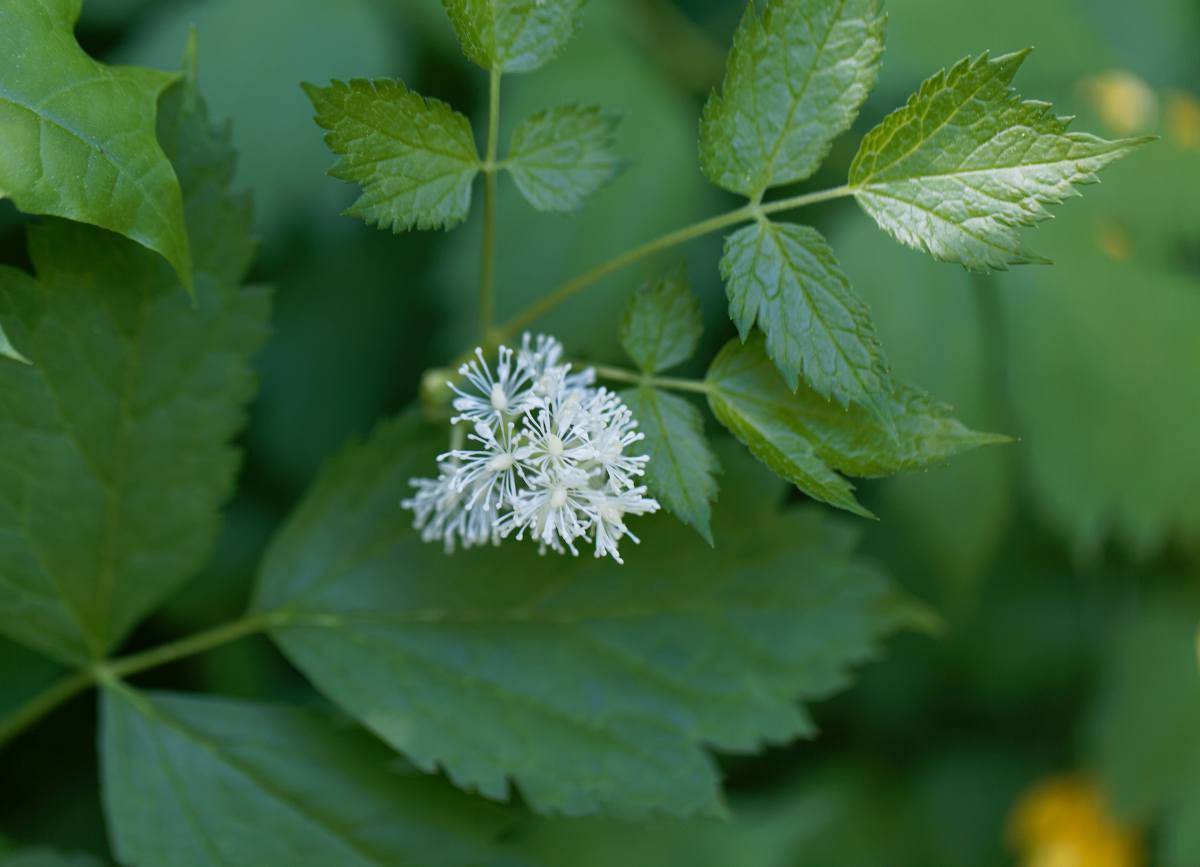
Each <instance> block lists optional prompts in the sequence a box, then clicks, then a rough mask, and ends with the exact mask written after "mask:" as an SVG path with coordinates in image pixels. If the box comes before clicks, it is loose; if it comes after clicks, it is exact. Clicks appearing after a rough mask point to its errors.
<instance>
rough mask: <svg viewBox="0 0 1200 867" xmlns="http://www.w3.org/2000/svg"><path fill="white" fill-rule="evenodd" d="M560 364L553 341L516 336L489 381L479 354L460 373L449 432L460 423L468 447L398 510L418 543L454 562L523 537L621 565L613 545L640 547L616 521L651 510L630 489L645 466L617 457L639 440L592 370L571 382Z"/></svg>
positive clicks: (640, 491)
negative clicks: (586, 550)
mask: <svg viewBox="0 0 1200 867" xmlns="http://www.w3.org/2000/svg"><path fill="white" fill-rule="evenodd" d="M562 356H563V348H562V344H561V343H559V342H558V341H557V340H555V339H553V338H552V337H546V336H544V335H539V336H538V337H536V338H532V337H530V336H529V335H528V334H526V335H525V336H524V338H523V339H522V341H521V346H520V349H519V350H517V351H516V352H515V353H514V351H513V350H511V349H508V348H506V347H500V349H499V352H498V361H497V365H496V369H495V371H493V370H492V369H491V368H490V367H489V366H488V364H487V362H486V361H485V360H484V356H483V350H482V349H476V350H475V358H474V359H473V360H472V361H470V362H468V363H467V364H464V365H463V366H462V368H460V370H459V373H460V374H461V375H462V376H463V377H465V379H466V382H465V383H464V385H463V386H462V387H459V386H456V385H454V384H451V386H450V387H451V388H452V389H454V391H455V393H456V394H457V395H458V396H457V397H456V398H455V400H454V409H455V410H456V412H457V413H458V415H456V416H455V417H454V418H453V419H452V420H451V423H452V424H463V425H470V427H471V430H472V431H473V433H471V434H470V435H469V436H468V437H467V439H468V440H469V441H470V444H469V445H468V446H467V447H465V448H456V449H453V450H451V451H449V452H446V453H445V454H443V455H442V456H441V457H439V458H438V461H439V471H438V478H437V479H414V480H413V481H412V485H413V487H414V488H416V494H415V495H414V496H413V497H411V498H409V499H407V500H405V501H404V502H403V503H402V504H401V505H402V506H403V507H404V508H406V509H411V510H412V512H413V515H414V519H413V523H414V525H415V526H416V527H417V528H418V529H419V530H421V538H422V539H423V540H425V541H427V542H428V541H434V540H439V539H440V540H441V541H442V542H443V543H444V544H445V546H446V550H447V551H448V552H453V551H454V549H455V547H457V546H458V545H461V546H462V547H464V548H471V547H474V546H476V545H485V544H499V543H500V541H501V540H502V539H505V538H508V537H510V536H512V537H514V538H515V539H525V538H526V537H528V538H530V539H531V540H533V541H535V542H537V544H538V547H539V549H540V550H542V551H545V550H547V549H549V550H553V551H557V552H559V553H565V552H566V551H570V552H571V553H572V554H575V555H578V553H579V549H578V547H577V544H576V543H577V542H578V541H579V540H581V539H582V540H585V541H588V542H590V543H592V544H593V545H594V549H595V554H596V556H597V557H604V556H610V557H612V558H613V559H614V560H616V561H617V562H618V563H620V562H623V561H622V560H621V556H620V551H619V547H618V546H619V543H620V541H621V540H622V539H624V538H626V537H628V538H630V539H632V540H633V541H634V542H637V541H638V538H637V537H636V536H634V535H633V533H631V532H630V531H629V528H628V527H626V525H625V518H626V516H628V515H644V514H648V513H651V512H655V511H657V510H658V503H657V501H655V500H654V499H652V498H650V497H647V496H646V488H645V487H644V486H638V484H637V480H638V478H639V477H640V476H641V475H642V474H643V473H644V472H645V467H646V462H647V461H648V460H649V458H648V457H647V456H646V455H636V454H627V453H626V450H627V449H629V448H630V447H632V446H633V445H635V444H636V443H638V442H640V441H641V440H642V438H643V435H642V434H640V433H638V432H637V430H636V428H637V422H636V421H635V420H634V419H633V415H632V413H631V412H630V411H629V408H628V407H627V406H625V404H624V403H623V402H622V401H621V399H620V397H619V396H618V395H616V394H614V393H613V392H611V391H608V390H607V389H604V388H596V387H595V386H594V383H595V381H596V375H595V371H594V370H592V369H591V368H585V369H584V370H581V371H577V372H572V370H571V365H570V364H566V363H564V362H563V361H562Z"/></svg>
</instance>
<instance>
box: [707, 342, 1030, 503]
mask: <svg viewBox="0 0 1200 867" xmlns="http://www.w3.org/2000/svg"><path fill="white" fill-rule="evenodd" d="M707 381H708V385H709V387H710V389H711V390H710V391H709V394H708V403H709V406H710V407H712V411H713V414H714V415H716V417H717V420H718V421H720V422H721V424H723V425H724V426H725V427H727V428H728V429H729V430H730V431H731V432H732V433H733V434H734V436H736V437H737V438H738V439H739V440H741V441H742V443H743V444H745V445H746V447H747V448H749V449H750V451H751V452H752V453H753V454H754V455H755V457H757V458H758V459H759V460H761V461H762V462H763V463H765V464H766V465H767V466H768V467H770V468H771V469H772V470H773V471H774V472H775V473H777V474H778V475H779V476H781V477H783V478H785V479H787V480H788V481H790V482H791V483H792V484H794V485H796V487H798V488H799V489H800V490H801V491H803V492H804V493H806V494H808V495H809V496H810V497H813V498H815V499H818V500H822V501H824V502H826V503H829V504H830V505H832V506H837V507H838V508H840V509H846V510H847V511H850V512H853V513H855V514H856V515H861V516H863V517H868V518H869V517H874V516H873V515H871V513H870V512H868V511H867V510H866V509H865V508H863V507H862V506H861V505H860V504H859V502H858V500H857V499H855V497H854V494H853V490H854V486H853V485H851V484H850V483H849V482H848V481H846V479H844V478H843V477H842V476H840V475H838V473H839V472H840V473H845V474H846V475H848V476H856V477H860V478H875V477H879V476H890V475H894V474H895V473H899V472H904V471H907V470H917V469H923V468H925V467H928V466H931V465H933V464H937V463H941V462H942V461H945V460H947V459H949V458H950V457H952V456H954V455H956V454H958V453H960V452H963V451H967V450H968V449H973V448H977V447H979V446H984V445H993V444H998V443H1003V442H1007V441H1008V438H1007V437H1003V436H997V435H996V434H985V433H976V432H975V431H972V430H969V429H968V428H966V427H964V426H963V425H962V424H961V423H960V422H959V421H957V420H956V419H954V418H953V417H951V415H950V409H949V407H946V406H943V405H941V404H939V403H936V402H935V401H933V400H932V399H931V398H930V397H929V396H928V395H926V394H925V393H923V392H921V391H920V390H918V389H916V388H913V387H912V386H908V385H904V384H902V383H896V384H895V385H894V386H893V389H892V392H891V394H890V395H889V396H888V398H887V400H888V404H887V409H888V414H889V417H890V419H891V421H892V423H893V424H894V428H892V427H889V426H887V425H884V424H883V423H882V422H880V421H879V420H878V419H877V418H876V417H875V416H873V415H871V414H870V413H868V412H866V411H865V410H861V409H857V408H855V407H851V408H849V409H841V408H839V407H837V406H835V405H834V404H831V403H830V402H829V401H827V400H825V399H824V398H823V397H822V396H821V395H819V394H817V393H816V392H814V391H812V390H811V389H808V388H805V387H803V386H801V387H800V389H799V390H797V391H796V392H794V393H793V392H792V391H791V390H790V389H789V388H788V386H787V384H786V383H785V382H784V381H783V379H782V378H781V377H780V376H779V372H778V371H777V370H776V369H775V367H774V365H773V364H771V360H770V359H769V358H768V357H767V353H766V347H765V346H764V341H763V339H762V337H761V336H757V335H756V336H754V337H751V338H750V340H749V341H748V342H747V343H744V344H743V343H739V342H738V341H737V340H732V341H730V342H729V343H728V344H727V345H726V346H725V348H724V349H723V350H721V352H720V353H719V354H718V355H717V357H716V358H715V359H713V363H712V366H711V367H710V368H709V371H708V380H707Z"/></svg>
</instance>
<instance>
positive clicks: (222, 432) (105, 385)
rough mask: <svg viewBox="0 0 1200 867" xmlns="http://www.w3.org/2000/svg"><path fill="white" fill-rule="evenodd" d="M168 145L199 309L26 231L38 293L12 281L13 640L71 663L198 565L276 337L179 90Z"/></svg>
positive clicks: (2, 624) (219, 162) (138, 264)
mask: <svg viewBox="0 0 1200 867" xmlns="http://www.w3.org/2000/svg"><path fill="white" fill-rule="evenodd" d="M159 133H160V135H161V137H162V140H163V141H164V143H165V144H166V146H167V147H168V148H169V149H170V152H171V155H172V157H173V158H174V159H175V161H176V162H175V169H176V171H177V172H178V174H179V177H180V179H181V181H182V185H183V189H184V191H185V208H186V214H187V221H188V226H189V229H190V233H191V239H192V245H193V249H194V250H195V251H196V253H197V255H196V262H195V265H196V297H195V302H194V304H193V303H192V302H191V301H190V300H189V299H188V298H187V296H186V295H185V294H184V293H183V292H180V291H179V283H178V281H177V279H176V277H175V276H174V275H173V274H172V273H171V271H170V270H169V269H167V268H166V266H165V265H164V263H163V262H162V261H161V260H160V259H159V258H158V257H156V256H153V255H151V254H149V253H148V252H146V251H144V250H142V249H140V248H139V247H137V246H136V245H134V244H132V243H130V242H128V241H126V240H124V239H123V238H121V237H120V236H117V235H114V234H111V233H108V232H104V231H101V230H98V229H95V228H92V227H89V226H85V225H82V224H79V223H68V222H65V221H60V220H48V221H46V222H45V223H44V224H42V225H40V226H35V227H32V228H31V229H30V231H29V253H30V258H31V259H32V261H33V265H34V268H35V271H36V274H37V277H36V278H34V277H30V276H28V275H26V274H25V273H23V272H20V271H16V270H13V269H0V319H3V321H4V322H5V324H6V325H7V326H8V328H9V331H10V334H11V335H12V337H13V340H14V342H15V343H16V344H17V345H18V346H20V347H21V349H22V351H23V352H24V353H25V354H26V355H28V356H29V358H30V359H31V360H32V362H33V366H31V367H27V366H22V365H16V364H0V395H3V398H2V401H0V441H3V443H4V456H5V458H4V461H3V462H0V612H2V613H0V632H3V633H4V634H6V635H8V636H10V637H12V638H14V639H16V640H18V641H21V642H23V643H25V644H28V645H29V646H31V647H34V648H37V649H40V650H42V651H44V652H47V653H49V654H51V655H53V656H55V657H57V658H59V659H61V660H63V661H66V662H70V663H79V662H83V661H86V660H87V659H88V658H90V657H92V656H99V655H100V654H102V653H103V652H105V651H106V650H107V649H109V648H111V647H112V646H113V645H115V644H116V643H117V642H119V641H120V639H121V638H122V637H123V636H124V635H125V633H126V632H127V631H128V630H129V629H130V627H132V626H133V625H134V624H135V623H136V622H137V621H138V620H139V619H140V618H141V617H143V616H144V615H145V614H147V613H148V612H149V611H151V610H152V609H153V608H154V607H155V606H156V605H158V603H160V602H161V601H162V600H163V599H164V598H165V597H166V596H167V595H169V594H170V593H171V592H172V591H174V590H175V589H176V588H178V587H179V586H180V584H181V583H182V582H183V581H185V580H186V579H187V578H188V577H190V576H191V575H192V574H193V573H194V572H195V570H196V569H197V568H198V566H199V565H200V563H201V562H202V560H203V558H204V556H205V554H206V553H207V550H208V547H209V544H210V542H211V540H212V537H213V535H214V533H215V532H216V529H217V525H218V520H219V515H218V507H219V506H220V504H221V503H222V502H223V501H224V499H225V498H226V497H227V496H228V494H229V492H230V490H231V489H232V486H233V479H234V474H235V472H236V470H237V466H238V453H237V451H236V450H235V449H233V448H232V447H231V446H230V439H231V438H232V437H233V435H234V433H235V432H236V431H237V430H238V429H239V428H240V427H241V425H242V422H243V410H242V407H243V405H244V404H245V402H246V400H247V399H248V398H249V396H250V395H251V393H252V392H253V389H254V377H253V374H252V371H251V368H250V364H249V356H250V355H251V354H252V353H253V352H254V351H255V349H256V348H257V347H258V346H259V345H260V344H261V343H262V341H263V339H264V338H265V336H266V321H267V316H268V311H269V299H268V296H267V294H266V293H265V292H261V291H240V290H238V289H237V288H236V286H237V282H238V281H239V280H240V279H241V278H242V276H243V275H244V274H245V272H246V270H247V269H248V267H249V262H250V257H251V255H252V253H253V244H252V242H251V240H250V235H249V224H250V209H249V203H248V201H247V200H246V199H245V198H244V197H240V196H234V195H231V194H230V193H229V192H228V190H227V186H226V185H227V183H228V180H229V177H230V176H231V174H232V171H233V155H232V152H231V151H229V149H228V145H227V142H225V141H224V140H223V139H219V138H215V137H214V136H213V135H212V134H211V132H210V131H209V130H208V127H207V120H206V116H205V113H204V110H203V104H202V103H200V102H199V101H198V97H197V96H196V95H195V94H194V92H192V91H191V89H190V87H185V86H184V85H180V86H178V87H177V88H175V89H174V90H172V91H171V92H170V93H168V94H167V95H166V96H165V97H164V100H163V106H162V112H161V115H160V126H159Z"/></svg>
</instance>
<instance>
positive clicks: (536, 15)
mask: <svg viewBox="0 0 1200 867" xmlns="http://www.w3.org/2000/svg"><path fill="white" fill-rule="evenodd" d="M585 2H586V0H442V4H443V5H444V6H445V7H446V12H448V13H449V15H450V20H451V22H453V24H454V31H455V32H456V33H457V34H458V41H459V44H460V45H462V49H463V53H464V54H466V55H467V57H469V58H470V59H471V60H473V61H474V62H475V63H478V64H479V65H480V66H482V67H483V68H484V69H496V70H499V71H500V72H530V71H532V70H534V69H537V68H538V67H540V66H542V65H544V64H546V63H548V62H549V61H551V60H553V59H554V57H555V56H556V55H557V54H558V53H559V52H560V51H562V49H563V46H564V45H566V44H567V42H568V41H569V40H570V38H571V36H572V35H574V33H575V28H576V26H577V25H578V23H579V13H580V12H581V11H582V10H583V5H584V3H585Z"/></svg>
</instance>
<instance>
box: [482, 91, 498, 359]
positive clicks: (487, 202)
mask: <svg viewBox="0 0 1200 867" xmlns="http://www.w3.org/2000/svg"><path fill="white" fill-rule="evenodd" d="M500 76H501V73H500V70H499V69H492V72H491V76H490V85H489V88H488V90H489V99H488V136H487V153H486V154H485V156H484V162H483V254H482V261H481V264H480V272H479V324H480V336H481V338H482V340H483V341H485V342H486V341H487V340H488V336H489V334H490V333H491V329H492V320H493V318H494V316H495V285H496V173H497V171H498V170H499V167H498V166H497V164H496V157H497V154H498V152H499V149H500Z"/></svg>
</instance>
